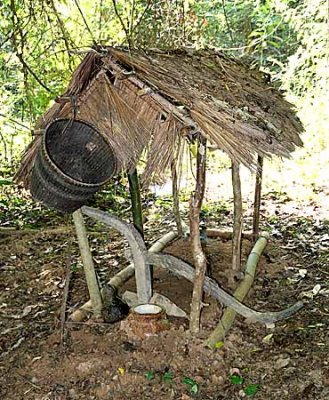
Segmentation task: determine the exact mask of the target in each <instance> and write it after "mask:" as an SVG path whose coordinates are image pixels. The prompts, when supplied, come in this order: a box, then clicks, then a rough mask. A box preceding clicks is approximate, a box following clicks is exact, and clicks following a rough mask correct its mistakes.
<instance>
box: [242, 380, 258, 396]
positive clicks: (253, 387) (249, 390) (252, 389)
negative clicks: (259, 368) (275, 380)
mask: <svg viewBox="0 0 329 400" xmlns="http://www.w3.org/2000/svg"><path fill="white" fill-rule="evenodd" d="M259 388H260V386H259V385H258V384H257V383H251V384H250V385H248V386H246V387H245V388H244V389H243V391H244V393H245V394H246V395H247V396H254V395H255V394H256V393H257V392H258V391H259Z"/></svg>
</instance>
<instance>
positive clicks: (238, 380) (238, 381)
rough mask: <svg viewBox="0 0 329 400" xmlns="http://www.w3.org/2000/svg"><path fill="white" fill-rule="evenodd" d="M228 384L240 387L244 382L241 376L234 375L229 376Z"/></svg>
mask: <svg viewBox="0 0 329 400" xmlns="http://www.w3.org/2000/svg"><path fill="white" fill-rule="evenodd" d="M230 382H231V383H232V384H233V385H242V384H243V382H244V379H243V377H242V376H240V375H236V374H234V375H231V376H230Z"/></svg>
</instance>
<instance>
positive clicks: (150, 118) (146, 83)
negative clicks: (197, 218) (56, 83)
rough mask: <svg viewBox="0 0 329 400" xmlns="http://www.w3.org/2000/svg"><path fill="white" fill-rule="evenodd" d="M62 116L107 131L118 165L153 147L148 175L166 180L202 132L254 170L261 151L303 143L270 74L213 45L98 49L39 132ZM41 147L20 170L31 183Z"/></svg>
mask: <svg viewBox="0 0 329 400" xmlns="http://www.w3.org/2000/svg"><path fill="white" fill-rule="evenodd" d="M59 117H60V118H77V119H83V120H87V121H89V122H90V123H92V124H94V125H95V126H96V127H97V128H98V129H99V130H100V131H102V132H103V133H104V134H106V135H107V136H108V139H109V140H110V142H111V144H112V147H113V149H114V151H115V154H116V155H117V157H118V168H119V169H121V168H123V167H124V168H130V167H133V166H134V165H135V164H136V163H137V161H138V159H139V157H140V155H141V152H142V151H143V149H147V164H146V170H145V177H146V178H151V177H159V176H160V175H161V174H162V173H163V172H164V170H165V169H166V168H167V167H168V166H170V165H171V164H172V163H173V162H175V161H177V160H178V154H179V149H180V144H181V143H182V139H184V138H187V139H188V140H193V138H194V137H195V136H196V135H198V134H201V135H203V136H204V137H206V138H207V139H208V140H209V142H211V143H212V144H213V145H216V146H217V147H218V148H220V149H222V150H223V151H225V152H226V153H227V154H228V155H229V156H230V157H231V158H232V159H233V160H236V161H239V162H241V163H243V164H245V165H246V166H248V167H249V168H253V167H254V165H255V154H259V155H261V156H271V155H278V156H289V154H290V152H292V151H293V150H294V149H295V146H301V145H302V141H301V139H300V137H299V133H300V132H301V131H302V125H301V123H300V121H299V120H298V118H297V117H296V115H295V113H294V111H293V107H292V105H291V104H289V103H288V102H287V101H286V100H285V99H284V98H283V96H282V95H281V94H280V93H279V92H278V91H277V90H276V89H274V88H273V87H272V86H271V85H270V84H269V82H268V80H267V78H266V76H265V75H263V74H261V73H260V72H258V71H251V70H250V69H248V67H247V66H246V65H244V64H242V63H241V62H238V61H235V60H232V59H230V58H227V57H226V56H224V55H223V54H221V53H218V52H215V51H210V50H203V51H197V52H192V51H187V50H176V51H171V52H168V51H159V50H150V51H147V52H146V51H137V50H130V51H126V50H122V49H117V48H107V49H106V50H104V49H102V52H97V51H91V52H89V53H88V54H87V55H86V57H85V58H84V60H83V61H82V63H81V64H80V66H79V67H78V68H77V70H76V71H75V73H74V74H73V77H72V80H71V82H70V84H69V86H68V88H67V90H66V92H65V93H64V94H63V95H62V96H61V97H60V98H58V99H57V100H56V103H55V104H54V105H53V106H52V107H51V108H50V109H49V110H48V111H47V112H46V113H45V114H44V115H43V116H42V117H41V118H40V120H39V122H38V124H37V126H36V132H37V133H40V132H41V133H42V131H43V130H44V129H45V128H46V127H47V125H48V124H49V123H50V122H52V121H53V120H54V119H56V118H59ZM39 144H40V135H39V136H38V135H37V136H36V137H35V139H34V140H33V142H32V143H31V144H30V146H29V147H28V149H27V151H26V153H25V155H24V157H23V159H22V163H21V168H20V170H19V171H18V173H17V180H22V181H24V182H25V184H26V186H29V177H30V172H31V169H32V167H33V164H34V159H35V155H36V152H37V150H38V146H39Z"/></svg>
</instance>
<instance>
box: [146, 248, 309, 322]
mask: <svg viewBox="0 0 329 400" xmlns="http://www.w3.org/2000/svg"><path fill="white" fill-rule="evenodd" d="M147 259H148V262H149V263H150V264H153V265H157V266H159V267H162V268H165V269H166V270H168V271H170V272H172V273H173V274H175V275H178V276H182V277H183V278H186V279H188V280H189V281H191V282H193V280H194V274H195V271H194V269H193V268H192V267H191V266H190V265H189V264H187V263H186V262H184V261H182V260H179V259H178V258H176V257H174V256H171V255H167V254H166V255H164V254H150V253H149V254H148V255H147ZM203 289H204V291H205V292H207V293H208V294H210V295H211V296H213V297H215V298H216V299H217V300H219V301H220V302H221V303H223V304H224V305H225V306H227V307H231V308H233V310H234V311H236V312H237V313H238V314H240V315H242V316H243V317H245V318H248V319H250V320H251V321H254V322H260V323H262V324H265V325H267V324H273V323H275V322H277V321H280V320H282V319H286V318H289V317H290V316H291V315H292V314H294V313H296V312H297V311H298V310H300V309H301V308H302V307H303V302H301V301H298V302H297V303H295V304H294V305H293V306H291V307H289V308H287V309H285V310H283V311H278V312H259V311H255V310H252V309H251V308H249V307H247V306H245V305H244V304H242V303H240V302H239V301H238V300H236V299H235V298H234V297H233V296H231V295H230V294H228V293H226V292H225V291H224V290H223V289H222V288H220V287H219V285H218V284H217V282H215V281H214V280H213V279H211V278H208V277H205V282H204V286H203Z"/></svg>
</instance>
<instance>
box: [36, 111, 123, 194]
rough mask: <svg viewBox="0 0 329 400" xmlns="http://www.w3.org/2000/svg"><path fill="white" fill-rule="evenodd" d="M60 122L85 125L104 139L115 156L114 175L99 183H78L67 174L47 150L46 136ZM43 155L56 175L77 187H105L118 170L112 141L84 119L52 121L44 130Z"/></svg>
mask: <svg viewBox="0 0 329 400" xmlns="http://www.w3.org/2000/svg"><path fill="white" fill-rule="evenodd" d="M59 121H66V122H72V123H74V122H80V123H82V124H84V125H87V126H89V127H90V128H92V129H93V130H94V131H95V132H96V133H97V134H98V135H99V136H100V137H101V138H102V139H104V141H105V143H106V144H107V145H108V147H109V149H110V151H111V152H112V154H113V164H114V168H113V173H112V174H111V175H110V176H109V177H108V178H106V179H105V180H103V181H101V182H98V183H86V182H82V181H78V180H77V179H74V178H72V177H71V176H69V175H67V174H65V173H64V172H63V171H62V170H61V169H60V168H59V167H58V166H57V164H56V163H55V161H54V160H53V159H52V158H51V156H50V155H49V153H48V150H47V145H46V135H47V132H48V129H49V128H50V127H51V126H52V125H53V124H55V123H56V122H59ZM41 148H42V153H43V156H44V157H46V159H47V161H48V163H49V164H50V165H51V167H52V168H53V169H54V170H55V172H56V173H58V174H59V175H61V176H63V178H64V179H66V180H67V182H68V183H72V184H73V185H77V186H82V187H100V186H102V185H104V184H105V183H107V182H109V180H110V179H111V178H112V177H113V175H114V174H115V173H116V170H117V159H116V157H115V154H114V151H113V148H112V145H111V143H110V141H109V140H108V138H107V137H106V135H105V134H104V133H102V132H101V131H100V130H99V129H97V127H96V126H94V125H93V124H91V123H90V122H89V121H85V120H83V119H79V118H72V119H68V118H56V119H54V120H53V121H51V122H50V123H49V124H48V125H47V127H46V128H45V130H44V134H43V135H42V145H41Z"/></svg>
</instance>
